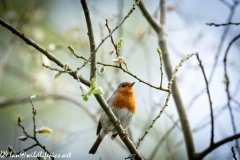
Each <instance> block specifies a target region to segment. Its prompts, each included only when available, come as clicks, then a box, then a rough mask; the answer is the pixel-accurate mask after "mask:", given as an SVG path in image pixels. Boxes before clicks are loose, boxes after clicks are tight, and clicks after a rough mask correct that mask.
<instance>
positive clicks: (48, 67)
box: [42, 63, 72, 73]
mask: <svg viewBox="0 0 240 160" xmlns="http://www.w3.org/2000/svg"><path fill="white" fill-rule="evenodd" d="M42 66H43V67H45V68H47V69H50V70H52V71H58V72H61V73H72V71H64V70H60V69H58V68H52V67H50V66H47V65H45V64H44V63H42Z"/></svg>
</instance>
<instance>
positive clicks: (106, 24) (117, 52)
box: [105, 19, 128, 71]
mask: <svg viewBox="0 0 240 160" xmlns="http://www.w3.org/2000/svg"><path fill="white" fill-rule="evenodd" d="M105 26H106V27H107V29H108V32H109V33H111V29H110V28H109V26H108V20H107V19H106V23H105ZM110 37H111V42H112V44H113V46H114V48H115V51H116V55H117V57H119V56H121V55H120V53H119V49H118V48H117V45H116V44H115V42H114V40H113V37H112V35H111V36H110ZM123 64H124V65H125V67H126V69H127V71H128V67H127V63H126V62H125V61H123ZM119 66H120V67H122V64H121V63H120V64H119Z"/></svg>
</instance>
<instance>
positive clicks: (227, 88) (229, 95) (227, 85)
mask: <svg viewBox="0 0 240 160" xmlns="http://www.w3.org/2000/svg"><path fill="white" fill-rule="evenodd" d="M238 38H240V34H239V35H238V36H236V37H235V38H233V39H232V40H231V42H230V43H229V45H228V47H227V50H226V52H225V55H224V59H223V63H224V76H225V81H226V93H227V105H228V108H229V113H230V117H231V122H232V127H233V132H234V134H236V133H237V129H236V125H235V122H234V116H233V113H232V107H231V94H230V91H229V84H230V81H229V77H228V72H227V55H228V51H229V49H230V47H231V45H232V44H233V43H234V42H235V41H236V40H237V39H238ZM236 148H237V149H238V150H239V146H238V141H237V140H236Z"/></svg>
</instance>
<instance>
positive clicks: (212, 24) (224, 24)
mask: <svg viewBox="0 0 240 160" xmlns="http://www.w3.org/2000/svg"><path fill="white" fill-rule="evenodd" d="M206 25H209V26H215V27H220V26H228V25H236V26H237V25H240V23H232V22H229V23H222V24H216V23H206Z"/></svg>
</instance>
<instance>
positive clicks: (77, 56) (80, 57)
mask: <svg viewBox="0 0 240 160" xmlns="http://www.w3.org/2000/svg"><path fill="white" fill-rule="evenodd" d="M71 54H73V55H74V56H75V57H76V58H79V59H83V60H84V61H85V62H86V61H87V59H86V58H84V57H83V56H79V55H77V54H76V53H74V52H72V53H71Z"/></svg>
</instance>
